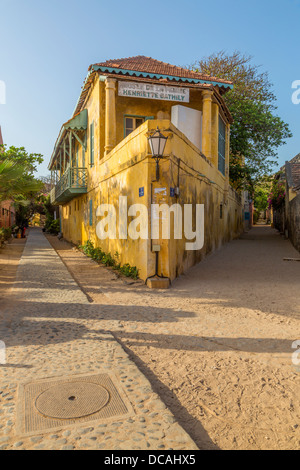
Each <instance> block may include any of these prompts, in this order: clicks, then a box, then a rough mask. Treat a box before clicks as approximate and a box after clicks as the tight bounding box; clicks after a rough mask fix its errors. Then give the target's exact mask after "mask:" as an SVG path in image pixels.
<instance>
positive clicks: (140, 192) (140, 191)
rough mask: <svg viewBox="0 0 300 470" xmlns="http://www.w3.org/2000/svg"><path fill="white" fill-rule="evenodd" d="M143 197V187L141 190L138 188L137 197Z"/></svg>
mask: <svg viewBox="0 0 300 470" xmlns="http://www.w3.org/2000/svg"><path fill="white" fill-rule="evenodd" d="M142 196H144V186H143V187H142V188H139V197H142Z"/></svg>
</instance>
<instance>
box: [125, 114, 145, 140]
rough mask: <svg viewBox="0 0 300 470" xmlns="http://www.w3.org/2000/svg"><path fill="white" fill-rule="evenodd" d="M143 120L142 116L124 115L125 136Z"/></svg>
mask: <svg viewBox="0 0 300 470" xmlns="http://www.w3.org/2000/svg"><path fill="white" fill-rule="evenodd" d="M143 122H145V118H144V117H139V116H126V117H125V129H124V133H125V137H127V136H128V135H129V134H131V132H133V131H134V130H135V129H136V128H137V127H139V126H140V125H141V124H143Z"/></svg>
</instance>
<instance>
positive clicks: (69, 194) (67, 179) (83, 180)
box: [50, 168, 87, 205]
mask: <svg viewBox="0 0 300 470" xmlns="http://www.w3.org/2000/svg"><path fill="white" fill-rule="evenodd" d="M86 192H87V169H86V168H69V169H68V170H67V171H66V172H65V173H64V174H63V175H62V176H61V178H60V180H59V181H58V182H57V183H56V185H55V187H54V188H53V189H52V190H51V192H50V200H51V203H52V204H56V205H59V204H65V203H66V202H69V201H70V200H71V199H73V198H74V197H77V196H79V195H80V194H85V193H86Z"/></svg>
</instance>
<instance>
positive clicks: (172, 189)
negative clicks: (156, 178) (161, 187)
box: [170, 188, 175, 197]
mask: <svg viewBox="0 0 300 470" xmlns="http://www.w3.org/2000/svg"><path fill="white" fill-rule="evenodd" d="M170 196H171V197H175V188H170Z"/></svg>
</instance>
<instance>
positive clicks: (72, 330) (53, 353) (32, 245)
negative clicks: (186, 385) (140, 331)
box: [0, 230, 197, 450]
mask: <svg viewBox="0 0 300 470" xmlns="http://www.w3.org/2000/svg"><path fill="white" fill-rule="evenodd" d="M117 309H118V306H116V310H117ZM117 317H118V315H117V312H116V319H117ZM102 319H103V313H102V312H101V305H93V304H91V303H89V301H88V299H87V297H86V295H85V294H84V293H83V292H82V291H81V289H80V288H79V287H78V285H77V284H76V282H75V281H74V279H73V278H72V277H71V275H70V273H69V272H68V270H67V268H66V267H65V265H64V264H63V262H62V261H61V259H60V258H59V256H58V255H57V254H56V252H55V251H54V249H53V248H52V247H51V246H50V244H49V242H48V241H47V239H46V238H45V236H44V235H43V234H42V232H41V231H40V230H31V232H30V234H29V237H28V240H27V243H26V246H25V249H24V251H23V255H22V258H21V260H20V264H19V267H18V271H17V277H16V281H15V284H14V290H13V293H12V295H11V297H10V302H9V303H8V306H6V307H5V308H4V309H2V310H0V340H2V341H4V342H5V344H6V348H7V358H6V364H5V365H2V366H0V374H1V385H0V450H6V449H7V450H8V449H16V450H22V449H53V450H71V449H106V450H118V449H119V450H121V449H126V450H139V449H142V450H155V449H160V450H163V449H166V450H168V449H174V450H196V449H197V446H196V444H195V443H194V442H193V440H192V439H191V438H190V437H189V435H188V434H187V433H186V432H185V431H184V429H183V428H182V427H181V426H180V425H179V424H178V423H177V422H176V420H175V418H174V416H173V415H172V413H171V412H170V411H169V410H168V409H167V408H166V406H165V405H164V403H163V402H162V401H161V400H160V398H159V396H158V395H157V394H156V393H154V392H153V389H152V387H151V384H150V382H149V381H148V380H147V379H146V377H145V376H144V375H143V374H142V373H141V372H140V370H139V369H138V368H137V366H136V365H135V364H134V363H133V362H132V361H131V360H130V359H129V357H128V355H127V354H126V352H125V351H124V350H123V348H122V347H121V346H120V345H119V343H118V342H117V341H116V340H115V339H114V337H113V336H112V335H111V334H110V332H109V330H108V329H107V328H108V327H109V322H106V323H105V327H106V329H105V330H104V329H103V321H101V320H102ZM112 322H113V321H112ZM101 373H113V375H114V376H115V377H116V382H115V384H116V383H117V389H118V392H120V395H121V396H126V397H127V399H128V401H129V402H130V403H131V405H132V414H131V415H130V416H128V415H126V416H125V415H124V416H125V417H124V416H123V418H122V416H121V417H120V416H118V417H115V418H110V419H101V420H100V419H99V420H94V421H86V422H84V423H83V422H80V423H75V424H72V425H69V426H64V425H62V426H61V428H58V429H57V428H55V429H47V430H44V431H36V432H35V433H30V434H26V433H23V434H20V432H19V428H18V426H17V422H18V421H22V419H23V418H24V417H23V412H22V411H21V410H22V409H23V407H24V406H25V405H24V403H20V400H22V394H20V393H19V392H20V389H21V388H22V384H24V383H36V382H41V381H43V380H44V379H48V378H49V379H54V378H55V379H57V381H58V380H59V379H62V378H64V377H68V378H69V377H72V378H73V377H74V378H76V377H77V378H79V377H80V376H83V375H84V376H87V375H96V374H101ZM25 411H26V410H25Z"/></svg>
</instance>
